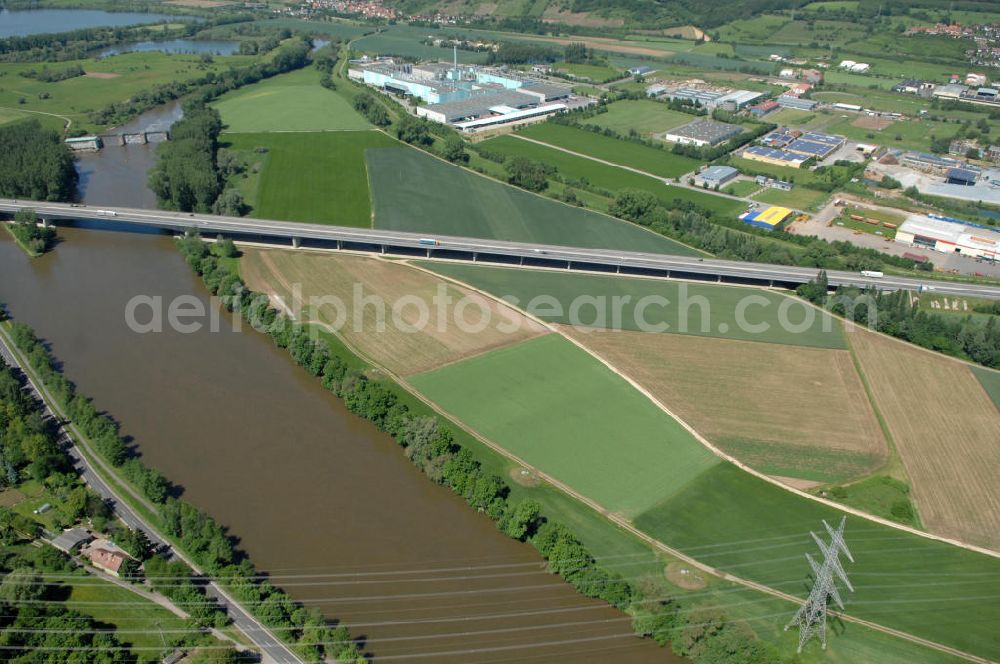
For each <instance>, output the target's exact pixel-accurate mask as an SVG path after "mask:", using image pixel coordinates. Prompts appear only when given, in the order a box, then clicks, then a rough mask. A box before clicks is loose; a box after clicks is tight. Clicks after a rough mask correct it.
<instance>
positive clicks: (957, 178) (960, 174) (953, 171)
mask: <svg viewBox="0 0 1000 664" xmlns="http://www.w3.org/2000/svg"><path fill="white" fill-rule="evenodd" d="M978 179H979V173H977V172H976V171H973V170H969V169H968V168H949V169H948V173H947V174H946V176H945V182H946V183H947V184H959V185H962V186H963V187H975V186H976V180H978Z"/></svg>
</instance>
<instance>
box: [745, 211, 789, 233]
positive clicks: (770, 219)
mask: <svg viewBox="0 0 1000 664" xmlns="http://www.w3.org/2000/svg"><path fill="white" fill-rule="evenodd" d="M791 215H792V211H791V210H789V209H788V208H786V207H778V206H773V207H769V208H767V209H765V210H751V211H750V212H745V213H743V214H741V215H740V220H741V221H742V222H743V223H745V224H749V225H751V226H754V227H756V228H763V229H764V230H767V231H773V230H780V229H781V227H782V225H783V224H784V223H785V220H786V219H788V217H790V216H791Z"/></svg>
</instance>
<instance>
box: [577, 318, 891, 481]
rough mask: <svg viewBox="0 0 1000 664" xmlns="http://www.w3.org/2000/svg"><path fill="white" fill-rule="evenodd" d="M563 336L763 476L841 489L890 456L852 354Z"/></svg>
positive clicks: (645, 337)
mask: <svg viewBox="0 0 1000 664" xmlns="http://www.w3.org/2000/svg"><path fill="white" fill-rule="evenodd" d="M559 329H560V331H562V332H564V333H565V334H567V335H569V336H571V337H573V338H574V339H576V340H577V341H579V342H580V343H582V344H583V345H584V346H586V347H587V348H589V349H590V350H592V351H593V352H595V353H597V354H598V355H599V356H600V357H602V358H603V359H605V360H606V361H608V362H610V363H611V364H612V365H613V366H614V367H615V368H616V369H618V370H619V371H621V372H622V373H623V374H624V375H626V376H628V377H630V378H632V379H633V380H635V381H636V382H637V383H639V384H640V385H641V386H642V387H643V388H645V389H646V390H648V391H649V392H650V393H651V394H652V395H653V396H654V397H656V398H657V399H658V400H659V401H660V402H661V403H663V404H664V405H665V406H666V407H667V408H669V409H671V410H672V411H673V412H674V413H676V414H677V415H678V416H679V417H680V418H681V419H683V420H685V421H686V422H687V423H688V424H690V425H691V426H693V427H694V428H695V429H696V430H697V431H698V432H699V433H701V434H702V435H704V436H705V437H706V438H708V439H709V440H710V441H711V442H712V443H713V444H715V445H718V446H719V447H720V448H722V449H723V450H725V451H726V452H728V453H730V454H732V455H733V456H735V457H737V458H738V459H740V460H741V461H743V462H745V463H747V464H749V465H751V466H753V467H755V468H757V469H758V470H760V471H761V472H765V473H769V474H775V475H786V476H791V477H798V478H801V479H809V480H822V481H843V480H847V479H850V478H852V477H858V476H861V475H864V474H866V473H868V472H871V471H872V470H874V469H875V468H877V467H878V466H880V465H881V464H882V463H884V461H885V459H886V456H887V455H888V447H887V444H886V441H885V439H884V437H883V435H882V432H881V430H880V428H879V424H878V420H877V418H876V417H875V413H874V411H873V410H872V407H871V404H870V403H869V402H868V399H867V397H866V396H865V390H864V386H863V385H862V383H861V379H860V377H859V376H858V374H857V372H856V371H855V369H854V364H853V362H852V360H851V356H850V353H848V352H847V351H844V350H832V349H824V348H806V347H801V346H784V345H779V344H769V343H760V342H757V341H737V340H731V339H713V338H707V337H697V336H690V335H680V334H650V333H644V332H627V331H618V332H604V331H586V330H585V329H583V328H574V327H571V326H559Z"/></svg>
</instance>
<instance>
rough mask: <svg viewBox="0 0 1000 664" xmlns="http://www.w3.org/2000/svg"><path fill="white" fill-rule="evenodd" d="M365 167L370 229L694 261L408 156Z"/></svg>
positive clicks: (658, 241) (390, 154) (635, 230)
mask: <svg viewBox="0 0 1000 664" xmlns="http://www.w3.org/2000/svg"><path fill="white" fill-rule="evenodd" d="M508 140H511V141H516V142H517V143H523V144H524V145H528V146H531V145H532V144H531V143H527V142H526V141H518V140H517V139H513V138H511V139H508ZM535 147H542V146H535ZM542 149H546V150H548V149H549V148H544V147H542ZM552 152H556V151H554V150H552ZM560 154H562V153H560ZM566 156H569V155H566ZM583 161H588V160H583ZM367 162H368V172H369V178H370V181H371V187H372V191H373V192H374V208H375V226H376V228H383V229H387V230H398V231H412V232H419V233H428V234H433V235H438V234H440V235H458V236H468V237H480V238H496V239H504V240H513V241H517V242H531V243H537V244H557V245H567V246H576V247H588V248H603V249H609V248H611V249H623V250H627V251H652V252H657V253H665V254H682V255H688V256H692V255H700V254H698V252H696V251H695V250H693V249H691V248H689V247H686V246H684V245H681V244H679V243H677V242H674V241H672V240H669V239H667V238H665V237H663V236H661V235H657V234H655V233H652V232H649V231H646V230H644V229H643V228H641V227H639V226H636V225H635V224H631V223H629V222H626V221H619V220H616V219H612V218H610V217H606V216H604V215H600V214H597V213H595V212H591V211H589V210H584V209H581V208H577V207H571V206H568V205H563V204H562V203H557V202H555V201H553V200H550V199H547V198H542V197H540V196H536V195H534V194H530V193H528V192H526V191H523V190H521V189H517V188H515V187H510V186H507V185H504V184H501V183H499V182H496V181H494V180H490V179H489V178H485V177H482V176H480V175H476V174H474V173H471V172H469V171H466V170H463V169H461V168H459V167H457V166H453V165H451V164H448V163H446V162H443V161H441V160H440V159H435V158H434V157H431V156H430V155H427V154H425V153H423V152H420V151H418V150H414V149H412V148H397V149H392V150H369V151H368V153H367ZM589 163H594V164H597V162H589ZM597 165H599V164H597ZM613 170H615V169H613ZM639 177H642V176H639Z"/></svg>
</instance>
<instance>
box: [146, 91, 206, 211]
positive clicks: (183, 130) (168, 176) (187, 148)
mask: <svg viewBox="0 0 1000 664" xmlns="http://www.w3.org/2000/svg"><path fill="white" fill-rule="evenodd" d="M221 132H222V118H220V117H219V112H218V111H217V110H215V109H214V108H210V107H208V106H205V105H203V104H198V103H187V104H185V105H184V117H183V118H182V119H180V120H178V121H177V122H175V123H174V125H173V127H171V131H170V133H171V140H170V141H167V142H165V143H162V144H160V146H159V147H157V149H156V166H155V167H153V169H152V170H151V171H150V173H149V188H150V189H152V190H153V193H155V194H156V198H157V201H158V202H159V204H160V206H161V207H164V208H167V209H169V210H181V211H182V212H192V211H197V212H211V211H212V206H213V204H214V203H215V200H216V199H217V198H218V197H219V194H220V193H221V191H222V181H221V178H220V176H219V166H218V160H217V156H218V152H219V134H220V133H221Z"/></svg>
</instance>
